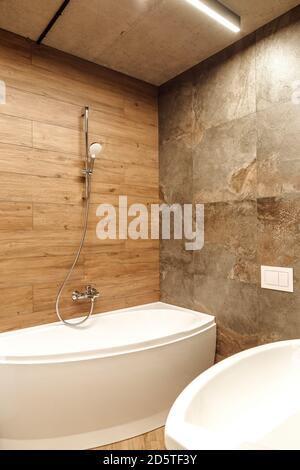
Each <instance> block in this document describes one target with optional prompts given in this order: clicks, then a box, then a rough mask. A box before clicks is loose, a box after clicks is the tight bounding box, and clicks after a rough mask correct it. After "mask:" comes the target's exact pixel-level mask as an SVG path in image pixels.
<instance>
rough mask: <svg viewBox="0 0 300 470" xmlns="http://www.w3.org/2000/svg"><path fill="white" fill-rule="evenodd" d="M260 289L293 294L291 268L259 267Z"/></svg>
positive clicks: (292, 271) (292, 272)
mask: <svg viewBox="0 0 300 470" xmlns="http://www.w3.org/2000/svg"><path fill="white" fill-rule="evenodd" d="M261 287H262V288H263V289H272V290H281V291H284V292H294V270H293V268H277V267H274V266H262V267H261Z"/></svg>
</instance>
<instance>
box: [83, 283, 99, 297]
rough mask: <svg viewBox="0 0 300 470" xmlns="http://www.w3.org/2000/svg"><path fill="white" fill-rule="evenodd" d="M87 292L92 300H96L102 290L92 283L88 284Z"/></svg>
mask: <svg viewBox="0 0 300 470" xmlns="http://www.w3.org/2000/svg"><path fill="white" fill-rule="evenodd" d="M86 293H87V296H88V298H90V299H92V300H95V299H97V298H98V297H100V292H99V291H98V290H97V289H96V288H95V287H93V286H91V285H87V286H86Z"/></svg>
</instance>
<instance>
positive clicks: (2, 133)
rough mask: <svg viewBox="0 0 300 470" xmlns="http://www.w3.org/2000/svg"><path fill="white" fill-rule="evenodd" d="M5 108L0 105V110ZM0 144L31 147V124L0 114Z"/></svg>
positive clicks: (25, 120)
mask: <svg viewBox="0 0 300 470" xmlns="http://www.w3.org/2000/svg"><path fill="white" fill-rule="evenodd" d="M2 107H5V106H4V105H0V112H1V108H2ZM0 142H2V143H4V144H14V145H25V146H28V147H32V122H31V121H28V120H27V119H21V118H16V117H14V116H3V115H1V114H0Z"/></svg>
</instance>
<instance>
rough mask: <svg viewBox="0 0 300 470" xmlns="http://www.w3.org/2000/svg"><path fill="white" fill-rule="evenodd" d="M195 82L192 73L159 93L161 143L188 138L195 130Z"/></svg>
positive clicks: (165, 86) (168, 85) (172, 82)
mask: <svg viewBox="0 0 300 470" xmlns="http://www.w3.org/2000/svg"><path fill="white" fill-rule="evenodd" d="M192 101H193V82H192V74H191V72H187V73H185V74H184V75H183V76H182V77H180V78H178V79H176V80H175V81H171V82H169V83H167V84H166V85H164V86H162V87H161V88H160V91H159V98H158V109H159V135H160V143H163V142H164V141H166V140H170V139H173V138H175V139H178V138H182V137H186V136H187V135H190V134H191V133H192V129H193V121H194V119H193V106H192Z"/></svg>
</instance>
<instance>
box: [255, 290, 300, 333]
mask: <svg viewBox="0 0 300 470" xmlns="http://www.w3.org/2000/svg"><path fill="white" fill-rule="evenodd" d="M258 305H259V316H260V327H261V335H264V336H270V337H272V338H273V340H274V341H284V340H288V339H298V338H299V332H300V315H299V311H300V295H299V285H298V286H297V288H296V290H295V292H294V293H289V292H279V291H273V290H268V289H260V290H259V292H258Z"/></svg>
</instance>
